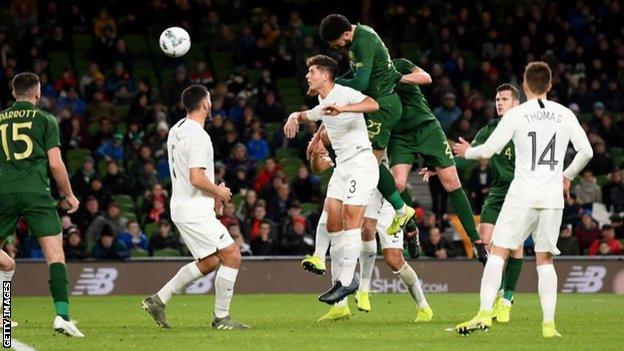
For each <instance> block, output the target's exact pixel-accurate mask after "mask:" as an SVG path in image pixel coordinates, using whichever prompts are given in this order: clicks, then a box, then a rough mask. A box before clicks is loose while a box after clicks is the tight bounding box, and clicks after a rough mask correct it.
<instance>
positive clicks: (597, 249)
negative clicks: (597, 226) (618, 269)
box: [589, 224, 622, 256]
mask: <svg viewBox="0 0 624 351" xmlns="http://www.w3.org/2000/svg"><path fill="white" fill-rule="evenodd" d="M621 253H622V243H621V242H620V241H619V240H617V239H616V238H615V230H613V227H612V226H611V225H609V224H605V225H603V226H602V238H600V239H596V240H594V242H593V243H592V245H591V246H590V248H589V255H590V256H596V255H620V254H621Z"/></svg>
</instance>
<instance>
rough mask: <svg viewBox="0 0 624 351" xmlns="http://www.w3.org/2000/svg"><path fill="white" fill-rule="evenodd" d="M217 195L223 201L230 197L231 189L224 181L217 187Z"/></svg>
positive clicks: (227, 200) (228, 199)
mask: <svg viewBox="0 0 624 351" xmlns="http://www.w3.org/2000/svg"><path fill="white" fill-rule="evenodd" d="M217 197H218V198H219V200H221V201H223V202H229V201H230V198H231V197H232V191H231V190H230V188H228V187H227V186H225V183H221V184H219V186H218V188H217Z"/></svg>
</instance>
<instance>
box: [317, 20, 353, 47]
mask: <svg viewBox="0 0 624 351" xmlns="http://www.w3.org/2000/svg"><path fill="white" fill-rule="evenodd" d="M350 30H351V22H349V20H348V19H347V18H346V17H345V16H343V15H339V14H336V13H332V14H331V15H328V16H327V17H325V18H323V20H322V21H321V25H320V26H319V35H320V36H321V39H322V40H323V41H325V42H328V43H329V42H330V41H334V40H336V39H338V38H340V36H341V35H342V34H343V33H344V32H348V31H350Z"/></svg>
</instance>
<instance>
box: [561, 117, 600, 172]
mask: <svg viewBox="0 0 624 351" xmlns="http://www.w3.org/2000/svg"><path fill="white" fill-rule="evenodd" d="M573 123H574V124H573V125H572V130H571V133H570V142H572V146H573V147H574V150H576V155H575V156H574V159H573V160H572V162H571V163H570V165H568V168H566V169H565V170H564V171H563V176H564V177H566V178H567V179H568V180H574V178H575V177H576V176H577V175H578V174H579V173H580V172H581V170H583V168H585V166H587V164H588V163H589V160H591V158H592V157H593V156H594V151H593V150H592V147H591V144H590V143H589V140H588V139H587V134H585V131H584V130H583V128H582V127H581V125H580V124H579V123H578V120H577V119H576V118H574V119H573Z"/></svg>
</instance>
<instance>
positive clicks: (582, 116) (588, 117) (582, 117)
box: [578, 112, 594, 123]
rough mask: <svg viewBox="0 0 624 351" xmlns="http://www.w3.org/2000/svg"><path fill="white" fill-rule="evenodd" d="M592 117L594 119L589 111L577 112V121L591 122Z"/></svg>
mask: <svg viewBox="0 0 624 351" xmlns="http://www.w3.org/2000/svg"><path fill="white" fill-rule="evenodd" d="M593 119H594V115H593V114H591V112H587V113H579V115H578V120H579V123H591V121H592V120H593Z"/></svg>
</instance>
